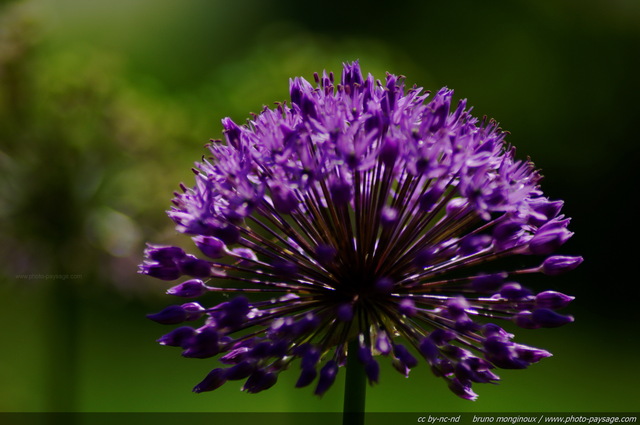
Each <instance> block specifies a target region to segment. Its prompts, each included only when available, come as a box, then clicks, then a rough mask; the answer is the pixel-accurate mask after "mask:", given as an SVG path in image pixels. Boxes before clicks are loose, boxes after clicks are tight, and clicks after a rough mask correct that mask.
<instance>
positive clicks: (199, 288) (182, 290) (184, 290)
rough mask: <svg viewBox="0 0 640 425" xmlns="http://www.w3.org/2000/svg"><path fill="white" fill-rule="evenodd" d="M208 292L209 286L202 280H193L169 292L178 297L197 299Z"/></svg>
mask: <svg viewBox="0 0 640 425" xmlns="http://www.w3.org/2000/svg"><path fill="white" fill-rule="evenodd" d="M205 292H207V286H206V285H205V284H204V283H203V282H202V281H201V280H200V279H191V280H187V281H186V282H183V283H181V284H180V285H177V286H174V287H173V288H170V289H168V290H167V294H169V295H175V296H176V297H184V298H195V297H199V296H200V295H202V294H204V293H205Z"/></svg>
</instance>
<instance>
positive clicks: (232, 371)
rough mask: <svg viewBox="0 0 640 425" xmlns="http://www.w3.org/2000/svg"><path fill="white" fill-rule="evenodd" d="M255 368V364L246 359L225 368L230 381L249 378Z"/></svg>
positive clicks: (226, 376) (225, 375) (225, 374)
mask: <svg viewBox="0 0 640 425" xmlns="http://www.w3.org/2000/svg"><path fill="white" fill-rule="evenodd" d="M254 370H255V366H254V365H253V364H252V363H250V362H248V361H244V362H240V363H238V364H237V365H235V366H231V367H230V368H229V369H225V371H224V372H225V373H224V377H225V378H226V379H227V380H229V381H238V380H240V379H245V378H248V377H249V375H251V374H252V373H253V371H254Z"/></svg>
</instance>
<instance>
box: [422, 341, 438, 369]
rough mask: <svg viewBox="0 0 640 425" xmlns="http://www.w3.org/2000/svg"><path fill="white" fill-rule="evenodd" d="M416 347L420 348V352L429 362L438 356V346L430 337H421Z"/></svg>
mask: <svg viewBox="0 0 640 425" xmlns="http://www.w3.org/2000/svg"><path fill="white" fill-rule="evenodd" d="M418 348H419V349H420V354H422V356H423V357H424V358H425V359H427V361H428V362H429V363H433V362H435V361H436V359H437V358H438V357H439V356H440V350H438V347H437V346H436V344H435V343H434V342H433V341H432V340H431V338H422V341H421V342H420V346H419V347H418Z"/></svg>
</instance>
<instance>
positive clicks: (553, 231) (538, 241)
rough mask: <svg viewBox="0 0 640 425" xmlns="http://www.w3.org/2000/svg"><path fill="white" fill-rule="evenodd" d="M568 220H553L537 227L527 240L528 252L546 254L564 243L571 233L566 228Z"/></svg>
mask: <svg viewBox="0 0 640 425" xmlns="http://www.w3.org/2000/svg"><path fill="white" fill-rule="evenodd" d="M568 224H569V220H568V219H565V220H553V221H550V222H548V223H546V224H544V225H542V227H540V228H539V229H538V231H537V232H536V234H535V235H534V236H533V238H532V239H531V240H530V241H529V252H531V253H532V254H534V255H548V254H551V253H552V252H554V251H555V250H556V249H558V248H559V247H560V246H561V245H562V244H564V243H565V242H566V241H567V240H568V239H569V238H570V237H571V236H572V235H573V232H570V231H569V230H568V229H567V225H568Z"/></svg>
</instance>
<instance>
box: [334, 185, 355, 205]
mask: <svg viewBox="0 0 640 425" xmlns="http://www.w3.org/2000/svg"><path fill="white" fill-rule="evenodd" d="M329 192H331V200H332V201H333V203H334V204H336V205H337V206H343V205H347V204H348V203H349V201H351V185H349V183H347V182H345V181H343V180H337V179H336V180H333V181H332V182H331V183H330V184H329Z"/></svg>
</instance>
